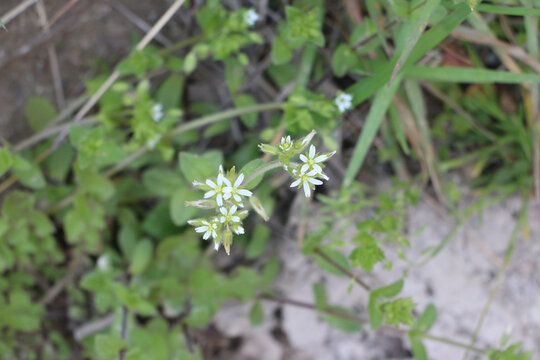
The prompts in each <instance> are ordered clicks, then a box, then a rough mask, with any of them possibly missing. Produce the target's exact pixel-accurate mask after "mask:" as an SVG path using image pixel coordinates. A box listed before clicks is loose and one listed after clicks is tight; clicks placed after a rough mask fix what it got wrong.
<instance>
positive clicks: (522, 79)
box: [405, 66, 540, 84]
mask: <svg viewBox="0 0 540 360" xmlns="http://www.w3.org/2000/svg"><path fill="white" fill-rule="evenodd" d="M405 76H406V77H407V78H409V79H423V80H429V81H444V82H452V83H476V84H480V83H481V84H493V83H504V84H521V83H539V82H540V75H538V74H516V73H512V72H508V71H495V70H487V69H479V68H464V67H453V66H445V67H428V66H411V67H409V68H408V69H407V70H406V71H405Z"/></svg>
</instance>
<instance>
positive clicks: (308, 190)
mask: <svg viewBox="0 0 540 360" xmlns="http://www.w3.org/2000/svg"><path fill="white" fill-rule="evenodd" d="M304 195H306V197H309V195H311V189H310V188H309V184H308V182H307V181H306V182H305V183H304Z"/></svg>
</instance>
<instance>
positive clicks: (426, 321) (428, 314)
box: [416, 304, 437, 332]
mask: <svg viewBox="0 0 540 360" xmlns="http://www.w3.org/2000/svg"><path fill="white" fill-rule="evenodd" d="M436 320H437V308H435V306H434V305H433V304H429V305H428V306H426V308H425V309H424V312H423V313H422V315H420V316H419V317H418V319H417V321H416V328H417V329H418V330H419V331H422V332H427V331H428V330H429V329H431V327H432V326H433V324H434V323H435V321H436Z"/></svg>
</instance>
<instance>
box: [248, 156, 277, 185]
mask: <svg viewBox="0 0 540 360" xmlns="http://www.w3.org/2000/svg"><path fill="white" fill-rule="evenodd" d="M281 166H282V165H281V161H279V160H274V161H270V162H269V163H267V164H265V165H263V166H261V167H260V168H258V169H257V170H255V171H254V172H252V173H251V174H249V176H247V177H246V179H245V180H244V182H245V183H246V184H247V183H249V182H250V181H252V180H254V179H256V178H257V177H259V176H261V175H264V174H265V173H267V172H268V171H270V170H274V169H277V168H280V167H281Z"/></svg>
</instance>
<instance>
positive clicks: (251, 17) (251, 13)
mask: <svg viewBox="0 0 540 360" xmlns="http://www.w3.org/2000/svg"><path fill="white" fill-rule="evenodd" d="M257 20H259V14H257V12H256V11H255V10H253V9H249V10H248V11H246V12H245V13H244V22H245V23H246V24H247V25H248V26H253V25H255V23H256V22H257Z"/></svg>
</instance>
